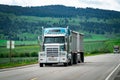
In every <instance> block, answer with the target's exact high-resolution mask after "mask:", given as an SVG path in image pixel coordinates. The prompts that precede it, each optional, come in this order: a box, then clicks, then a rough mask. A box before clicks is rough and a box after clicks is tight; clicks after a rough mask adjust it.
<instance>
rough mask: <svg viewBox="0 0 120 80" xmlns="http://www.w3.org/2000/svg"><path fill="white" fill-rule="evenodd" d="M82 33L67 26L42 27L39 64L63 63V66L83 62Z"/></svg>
mask: <svg viewBox="0 0 120 80" xmlns="http://www.w3.org/2000/svg"><path fill="white" fill-rule="evenodd" d="M83 36H84V35H83V34H82V33H79V32H76V31H72V30H70V29H69V27H66V28H62V27H54V28H42V36H41V40H40V37H38V40H39V42H41V43H40V46H41V49H40V50H41V51H39V52H38V62H39V66H40V67H43V66H45V65H52V64H59V63H61V64H63V65H64V66H68V65H72V64H77V63H80V62H84V50H83Z"/></svg>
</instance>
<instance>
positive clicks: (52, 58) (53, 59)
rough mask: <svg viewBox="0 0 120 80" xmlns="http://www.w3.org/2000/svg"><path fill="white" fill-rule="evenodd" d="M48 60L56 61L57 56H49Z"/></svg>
mask: <svg viewBox="0 0 120 80" xmlns="http://www.w3.org/2000/svg"><path fill="white" fill-rule="evenodd" d="M48 60H49V61H57V58H54V57H51V58H48Z"/></svg>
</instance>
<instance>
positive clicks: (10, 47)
mask: <svg viewBox="0 0 120 80" xmlns="http://www.w3.org/2000/svg"><path fill="white" fill-rule="evenodd" d="M11 55H12V41H11V39H10V54H9V57H10V62H12V58H11Z"/></svg>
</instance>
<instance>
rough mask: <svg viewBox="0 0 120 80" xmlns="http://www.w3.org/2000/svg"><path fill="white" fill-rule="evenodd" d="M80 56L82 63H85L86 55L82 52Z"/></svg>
mask: <svg viewBox="0 0 120 80" xmlns="http://www.w3.org/2000/svg"><path fill="white" fill-rule="evenodd" d="M80 56H81V61H82V62H83V63H84V53H83V52H82V53H81V55H80Z"/></svg>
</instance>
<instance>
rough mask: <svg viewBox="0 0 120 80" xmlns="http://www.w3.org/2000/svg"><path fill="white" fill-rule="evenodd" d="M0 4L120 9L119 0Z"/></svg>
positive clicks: (12, 0)
mask: <svg viewBox="0 0 120 80" xmlns="http://www.w3.org/2000/svg"><path fill="white" fill-rule="evenodd" d="M0 4H7V5H18V6H23V7H26V6H46V5H65V6H72V7H76V8H86V7H91V8H99V9H106V10H115V11H120V0H0Z"/></svg>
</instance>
